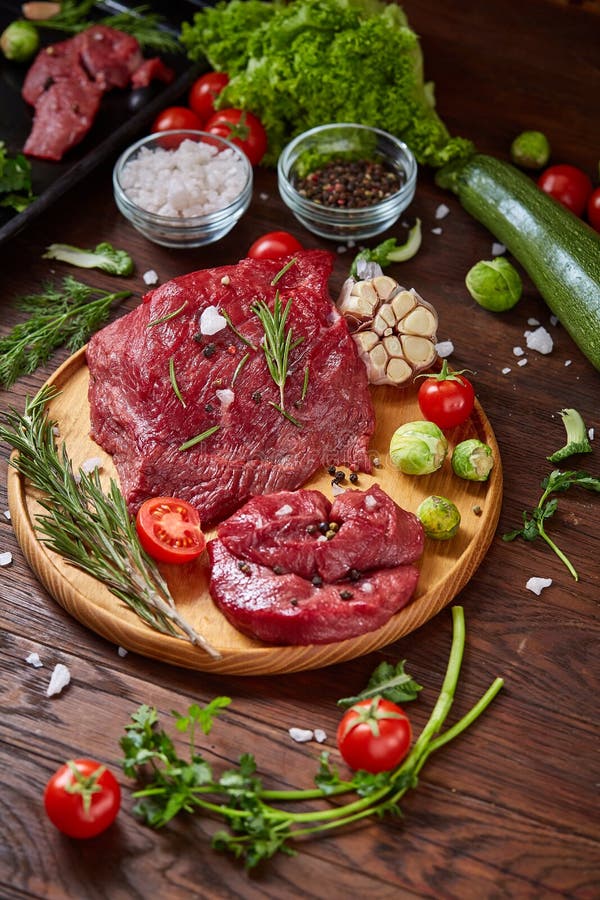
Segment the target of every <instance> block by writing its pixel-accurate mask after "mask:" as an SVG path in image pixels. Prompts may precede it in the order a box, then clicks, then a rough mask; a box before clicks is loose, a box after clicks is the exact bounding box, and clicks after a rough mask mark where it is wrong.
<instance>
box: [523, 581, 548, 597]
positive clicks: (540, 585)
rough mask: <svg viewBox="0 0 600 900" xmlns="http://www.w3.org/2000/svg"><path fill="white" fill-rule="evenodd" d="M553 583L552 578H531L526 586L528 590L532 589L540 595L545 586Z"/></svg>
mask: <svg viewBox="0 0 600 900" xmlns="http://www.w3.org/2000/svg"><path fill="white" fill-rule="evenodd" d="M551 584H552V579H551V578H530V579H529V581H528V582H527V584H526V585H525V587H526V588H527V590H528V591H532V593H534V594H537V595H538V596H539V595H540V594H541V593H542V591H543V590H544V588H547V587H550V585H551Z"/></svg>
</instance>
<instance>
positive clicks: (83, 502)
mask: <svg viewBox="0 0 600 900" xmlns="http://www.w3.org/2000/svg"><path fill="white" fill-rule="evenodd" d="M56 395H57V392H56V390H55V389H54V388H53V387H49V386H45V387H43V388H42V389H41V391H40V392H39V393H38V394H37V395H36V396H35V397H33V398H30V397H27V399H26V401H25V410H24V412H23V413H22V414H21V413H19V412H17V411H16V410H15V409H11V410H9V411H8V413H6V414H5V417H4V418H5V422H3V423H1V424H0V439H2V440H4V441H6V442H7V443H8V444H9V445H10V446H11V447H13V449H14V450H16V451H17V454H16V455H13V456H12V457H11V460H10V464H11V465H12V466H14V468H15V469H16V470H17V472H19V474H20V475H22V476H23V477H24V478H27V479H28V480H29V482H30V484H31V486H32V487H33V488H35V489H36V490H38V491H40V492H41V497H40V498H39V503H40V505H41V506H42V508H43V509H44V510H45V511H46V513H45V514H40V515H36V518H35V530H36V533H37V535H38V537H39V539H40V541H41V542H42V543H43V544H46V545H47V546H48V547H49V548H50V549H51V550H53V551H54V552H56V553H58V554H60V556H62V557H63V558H64V559H65V560H67V562H69V563H70V564H71V565H73V566H75V567H76V568H78V569H80V570H81V571H82V572H86V573H87V574H88V575H91V576H92V577H93V578H96V579H97V580H98V581H100V582H101V583H102V584H104V585H106V587H107V588H108V589H109V591H110V592H111V593H112V594H114V595H115V596H116V597H118V598H119V600H121V601H122V602H123V603H124V604H125V605H126V606H127V607H128V608H129V609H131V610H132V611H133V612H134V613H135V614H136V615H137V616H139V618H140V619H142V621H143V622H145V623H146V624H147V625H149V626H150V627H151V628H153V629H155V630H156V631H159V632H161V633H163V634H167V635H171V636H172V637H175V638H179V639H181V640H188V641H190V642H191V643H192V644H194V645H196V646H198V647H201V648H202V649H203V650H205V651H206V652H207V653H209V654H210V655H211V656H213V657H215V658H218V657H219V655H220V654H219V653H218V651H217V650H215V649H214V648H213V647H212V646H211V645H210V644H209V643H208V642H207V641H206V640H205V638H203V637H202V636H201V635H200V634H198V633H197V632H196V631H195V629H194V628H193V627H192V626H191V625H190V624H189V623H188V622H187V621H186V620H185V619H184V618H183V616H181V615H180V614H179V612H178V611H177V608H176V606H175V602H174V600H173V598H172V596H171V593H170V591H169V587H168V585H167V583H166V581H165V580H164V579H163V577H162V575H161V574H160V571H159V569H158V567H157V566H156V564H155V563H154V561H153V560H152V559H151V558H150V557H149V556H148V555H147V554H146V553H145V552H144V550H143V549H142V546H141V544H140V542H139V539H138V536H137V532H136V529H135V523H134V522H133V521H132V519H131V517H130V515H129V513H128V511H127V506H126V504H125V500H124V498H123V495H122V494H121V492H120V491H119V488H118V486H117V484H116V483H115V481H114V480H112V479H111V481H110V487H109V490H108V493H104V491H103V489H102V485H101V483H100V475H99V472H98V470H97V469H94V470H93V471H92V472H89V473H88V472H85V471H80V472H78V473H75V472H74V471H73V465H72V462H71V460H70V458H69V456H68V454H67V450H66V447H65V445H64V444H62V446H61V448H60V450H59V449H58V447H57V444H56V437H55V429H56V423H55V422H52V421H50V419H49V416H48V412H47V408H46V407H47V404H48V403H49V402H50V401H51V400H52V399H53V398H54V397H55V396H56Z"/></svg>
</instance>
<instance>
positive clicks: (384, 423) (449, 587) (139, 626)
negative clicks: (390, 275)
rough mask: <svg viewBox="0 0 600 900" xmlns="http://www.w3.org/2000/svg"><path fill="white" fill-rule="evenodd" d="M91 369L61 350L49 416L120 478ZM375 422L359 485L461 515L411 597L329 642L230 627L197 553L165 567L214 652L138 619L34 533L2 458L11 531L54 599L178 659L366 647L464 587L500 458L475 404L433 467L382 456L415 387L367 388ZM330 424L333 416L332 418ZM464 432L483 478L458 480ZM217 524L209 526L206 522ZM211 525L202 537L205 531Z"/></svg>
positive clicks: (252, 667) (202, 661) (412, 413)
mask: <svg viewBox="0 0 600 900" xmlns="http://www.w3.org/2000/svg"><path fill="white" fill-rule="evenodd" d="M88 378H89V373H88V369H87V365H86V359H85V348H83V349H82V350H80V351H79V352H78V353H76V354H75V355H74V356H72V357H71V358H70V359H68V360H67V361H66V362H65V363H64V364H63V365H62V366H61V367H60V368H59V369H58V370H57V371H56V372H55V373H54V375H53V376H52V377H51V378H50V379H49V381H48V383H49V384H51V385H54V386H55V387H56V388H57V389H58V390H59V391H60V394H59V395H58V396H57V397H55V399H54V400H53V401H52V402H51V404H50V418H51V419H52V420H54V421H56V422H57V423H58V427H59V433H60V439H61V440H63V441H64V442H65V443H66V446H67V450H68V452H69V455H70V457H71V459H72V460H73V465H74V467H75V468H76V469H77V468H78V467H79V466H80V465H81V464H82V463H83V462H84V461H85V460H88V459H91V458H94V457H99V458H101V459H102V460H103V468H102V477H103V479H104V478H105V479H106V482H107V483H108V480H109V479H110V478H114V479H117V480H118V478H117V474H116V470H115V469H114V467H113V464H112V459H111V457H110V456H108V455H107V454H106V453H105V452H104V451H103V450H102V449H101V448H100V447H98V445H97V444H95V443H94V442H93V441H92V440H91V439H90V437H89V426H90V422H89V406H88V399H87V390H88ZM373 400H374V405H375V411H376V416H377V429H376V432H375V434H374V436H373V440H372V442H371V452H372V457H373V458H374V459H375V460H378V461H379V463H380V464H379V466H377V467H376V468H374V469H373V474H372V475H370V476H367V475H362V474H361V475H360V476H359V482H358V485H357V487H359V488H362V489H366V488H368V487H369V486H370V485H371V484H373V482H374V481H377V482H379V484H380V485H381V487H382V488H383V489H384V490H385V491H386V492H387V493H388V494H389V495H390V496H391V497H393V498H394V500H395V501H396V502H397V503H398V504H399V505H400V506H403V507H404V508H405V509H409V510H412V511H414V510H415V509H416V508H417V506H418V504H419V503H420V502H421V500H422V499H423V498H425V497H427V496H429V495H430V494H440V495H442V496H444V497H448V498H449V499H451V500H453V501H454V503H456V505H457V506H458V508H459V510H460V513H461V516H462V523H461V527H460V530H459V532H458V534H457V535H456V536H455V537H454V538H453V539H452V540H450V541H442V542H440V541H432V540H426V545H425V552H424V554H423V557H422V560H421V562H420V568H421V574H420V577H419V583H418V585H417V589H416V592H415V595H414V597H413V599H412V600H411V602H410V603H409V604H408V605H407V606H406V607H405V608H404V609H403V610H401V611H400V612H399V613H397V614H396V615H395V616H393V617H392V618H391V619H390V621H389V622H388V623H387V624H386V625H385V626H383V627H382V628H379V629H378V630H377V631H372V632H369V633H367V634H364V635H361V636H360V637H357V638H353V639H350V640H345V641H340V642H337V643H332V644H311V645H307V646H299V647H297V646H293V647H288V646H274V645H268V644H263V643H260V642H259V641H254V640H252V639H251V638H248V637H245V636H244V635H242V634H240V633H239V632H238V631H236V630H235V629H234V628H233V627H232V626H231V625H230V624H229V623H228V622H227V620H226V619H225V618H224V617H223V615H222V614H221V613H220V612H219V610H217V608H216V607H215V606H214V604H213V602H212V600H211V597H210V594H209V592H208V565H207V560H206V554H204V555H203V557H201V559H200V560H199V562H198V563H194V564H190V565H186V566H164V567H163V568H162V571H163V574H164V575H165V577H166V579H167V581H168V583H169V587H170V589H171V593H172V595H173V597H174V599H175V602H176V604H177V608H178V609H179V611H180V612H181V613H182V615H183V616H184V617H185V618H186V619H187V620H188V621H189V623H190V624H191V625H192V626H193V627H194V628H195V629H196V631H198V632H200V633H201V634H202V635H203V636H204V637H205V638H206V639H207V640H208V641H209V643H210V644H211V645H212V646H213V647H214V648H216V649H217V650H218V651H219V653H220V654H221V655H220V658H218V659H215V658H213V657H212V656H210V655H209V654H208V653H207V652H205V651H204V650H201V649H199V648H197V647H195V646H193V645H192V644H190V643H189V642H188V641H187V640H180V639H178V638H175V637H170V636H167V635H163V634H161V633H159V632H157V631H154V630H153V629H151V628H150V627H148V626H147V625H145V624H144V623H143V622H141V620H139V619H138V618H137V616H136V615H135V614H134V613H132V612H131V611H130V610H129V609H128V608H127V607H125V606H124V605H123V604H122V603H121V601H120V600H118V599H117V598H116V597H115V596H114V595H113V594H111V593H110V592H109V591H108V590H107V589H106V588H105V587H104V585H103V584H101V583H100V582H98V581H96V580H94V579H93V578H91V577H90V576H88V575H86V574H85V573H82V572H80V571H79V570H77V569H75V568H74V567H73V566H70V565H69V564H68V563H66V562H65V561H64V560H63V559H62V557H60V556H59V555H57V554H56V553H54V552H52V551H50V550H48V549H47V547H45V546H44V545H43V544H42V543H40V541H39V540H38V539H37V537H36V531H35V519H36V515H38V514H39V513H41V512H42V509H41V507H40V506H39V505H38V504H37V502H36V500H35V497H34V496H33V493H32V492H30V491H29V490H28V489H27V486H26V484H25V483H24V479H22V478H21V476H20V475H19V474H18V473H17V472H16V470H14V469H13V468H12V467H10V468H9V477H8V493H9V505H10V512H11V517H12V522H13V525H14V529H15V532H16V535H17V539H18V541H19V543H20V545H21V547H22V549H23V552H24V553H25V556H26V557H27V560H28V562H29V564H30V565H31V567H32V568H33V570H34V571H35V572H36V574H37V576H38V578H39V579H40V581H41V582H42V583H43V584H44V585H45V587H46V588H47V590H48V591H49V592H50V594H51V595H52V596H53V597H54V598H55V600H57V601H58V603H60V605H61V606H63V607H64V608H65V609H66V610H67V611H68V612H69V613H70V614H71V615H72V616H74V617H75V618H76V619H78V620H79V621H80V622H82V623H83V624H84V625H86V626H87V627H89V628H91V629H92V630H93V631H95V632H97V633H98V634H100V635H102V636H103V637H105V638H107V639H108V640H111V641H114V642H115V643H116V644H117V645H119V646H121V647H124V648H126V649H128V650H131V651H134V652H136V653H140V654H142V655H144V656H149V657H152V658H155V659H159V660H163V661H165V662H168V663H172V664H175V665H178V666H183V667H186V668H190V669H198V670H201V671H206V672H222V673H227V674H232V675H262V674H276V673H280V672H296V671H300V670H303V669H316V668H320V667H322V666H327V665H331V664H333V663H339V662H343V661H344V660H347V659H352V658H354V657H357V656H361V655H364V654H366V653H370V652H371V651H373V650H377V649H379V648H380V647H384V646H386V645H387V644H390V643H392V641H395V640H397V639H398V638H401V637H403V636H404V635H406V634H408V633H409V632H411V631H413V630H414V629H415V628H418V627H419V626H420V625H422V624H424V623H425V622H427V621H428V620H429V619H431V618H432V616H434V615H436V613H438V612H439V611H440V610H441V609H443V607H444V606H446V605H447V604H448V603H449V602H450V601H451V600H452V599H453V598H454V597H455V596H456V594H457V593H458V592H459V591H460V590H461V588H463V587H464V585H465V584H466V583H467V581H468V580H469V579H470V578H471V576H472V575H473V573H474V572H475V570H476V568H477V566H478V565H479V563H480V562H481V560H482V559H483V557H484V556H485V553H486V551H487V549H488V547H489V545H490V543H491V540H492V538H493V536H494V532H495V529H496V525H497V522H498V517H499V514H500V507H501V502H502V467H501V461H500V453H499V450H498V445H497V442H496V439H495V436H494V433H493V431H492V428H491V426H490V423H489V421H488V420H487V418H486V416H485V414H484V412H483V410H482V409H481V407H480V406H479V404H477V405H476V408H475V410H474V412H473V415H472V416H471V418H470V419H469V421H468V422H467V423H466V424H465V425H463V426H460V427H459V428H456V429H454V430H453V431H452V432H451V433H449V435H448V437H449V443H450V449H449V453H448V458H447V459H446V462H445V463H444V465H443V467H442V468H441V469H440V470H439V471H438V472H435V473H434V474H432V475H427V476H419V477H415V476H407V475H403V474H402V473H400V472H398V470H397V469H395V468H394V467H393V466H392V464H391V462H390V459H389V454H388V448H389V443H390V438H391V436H392V434H393V432H394V431H395V429H396V428H397V427H398V426H399V425H401V424H402V423H403V422H408V421H411V420H413V419H422V418H423V417H422V415H421V412H420V410H419V406H418V403H417V392H416V388H414V387H408V388H406V389H405V390H398V389H395V388H387V387H377V388H373ZM332 428H335V422H332ZM469 437H478V438H479V439H480V440H482V441H484V442H486V443H487V444H489V445H490V446H491V448H492V450H493V453H494V459H495V466H494V468H493V470H492V474H491V476H490V479H489V480H488V481H487V482H485V483H483V484H482V483H476V482H470V481H464V480H463V479H461V478H458V477H457V476H456V475H454V473H453V472H452V468H451V465H450V455H451V451H452V448H453V446H455V445H456V444H457V443H458V442H459V441H462V440H465V439H466V438H469ZM306 487H314V488H318V489H319V490H321V491H322V492H323V493H324V494H325V495H326V496H328V497H330V498H331V497H332V487H331V476H330V475H328V473H327V472H325V471H322V472H320V473H317V475H316V476H315V477H314V478H313V479H311V481H310V482H308V483H307V485H306ZM213 533H214V532H213ZM213 533H210V534H209V535H207V536H208V537H212V534H213Z"/></svg>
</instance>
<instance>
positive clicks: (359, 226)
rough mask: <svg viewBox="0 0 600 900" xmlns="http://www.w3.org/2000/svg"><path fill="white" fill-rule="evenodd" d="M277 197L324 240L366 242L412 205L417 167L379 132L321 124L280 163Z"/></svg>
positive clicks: (305, 134)
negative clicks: (279, 196) (365, 240)
mask: <svg viewBox="0 0 600 900" xmlns="http://www.w3.org/2000/svg"><path fill="white" fill-rule="evenodd" d="M277 181H278V186H279V193H280V194H281V198H282V200H283V201H284V203H285V204H286V205H287V206H288V207H289V208H290V209H291V210H292V212H293V213H294V215H295V216H296V218H297V219H298V221H299V222H301V223H302V225H304V227H305V228H308V230H309V231H312V232H313V233H314V234H318V235H319V236H320V237H324V238H330V239H332V240H337V241H339V240H346V241H356V240H364V239H366V238H370V237H373V236H374V235H376V234H380V233H381V232H382V231H385V230H386V229H387V228H390V227H391V226H392V225H393V224H394V222H396V221H397V220H398V218H399V217H400V216H401V215H402V213H403V212H404V210H405V209H406V208H407V207H408V206H409V204H410V203H411V201H412V199H413V197H414V193H415V187H416V182H417V163H416V160H415V158H414V156H413V154H412V153H411V151H410V149H409V148H408V147H407V145H406V144H404V143H403V142H402V141H400V140H398V138H396V137H394V136H393V135H391V134H388V133H387V132H386V131H381V130H380V129H379V128H371V127H369V126H367V125H358V124H355V123H351V122H341V123H332V124H329V125H318V126H317V127H316V128H311V129H310V131H305V132H303V133H302V134H300V135H298V136H297V137H295V138H294V139H293V140H292V141H291V142H290V143H289V144H288V145H287V146H286V147H285V148H284V150H283V151H282V153H281V155H280V157H279V161H278V164H277Z"/></svg>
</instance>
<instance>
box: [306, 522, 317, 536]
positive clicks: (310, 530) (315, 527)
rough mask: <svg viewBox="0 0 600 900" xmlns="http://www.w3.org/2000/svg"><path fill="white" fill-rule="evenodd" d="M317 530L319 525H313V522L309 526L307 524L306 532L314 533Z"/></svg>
mask: <svg viewBox="0 0 600 900" xmlns="http://www.w3.org/2000/svg"><path fill="white" fill-rule="evenodd" d="M316 531H317V526H316V525H313V524H312V522H311V524H310V525H307V526H306V533H307V534H314V533H315V532H316Z"/></svg>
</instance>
